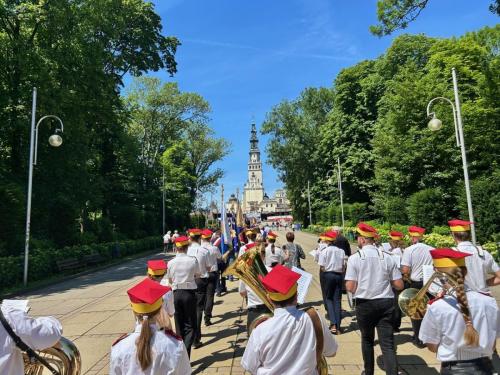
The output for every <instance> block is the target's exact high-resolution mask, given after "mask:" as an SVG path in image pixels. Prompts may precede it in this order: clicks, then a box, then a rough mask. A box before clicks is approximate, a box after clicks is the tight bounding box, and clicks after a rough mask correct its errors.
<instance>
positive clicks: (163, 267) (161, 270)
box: [148, 259, 167, 276]
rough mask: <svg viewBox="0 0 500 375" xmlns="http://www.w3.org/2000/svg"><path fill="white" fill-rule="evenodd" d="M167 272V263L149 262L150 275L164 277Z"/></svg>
mask: <svg viewBox="0 0 500 375" xmlns="http://www.w3.org/2000/svg"><path fill="white" fill-rule="evenodd" d="M165 272H167V263H165V261H164V260H163V259H157V260H148V275H151V276H163V275H165Z"/></svg>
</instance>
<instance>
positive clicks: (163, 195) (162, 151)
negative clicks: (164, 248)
mask: <svg viewBox="0 0 500 375" xmlns="http://www.w3.org/2000/svg"><path fill="white" fill-rule="evenodd" d="M160 152H161V154H162V155H163V153H164V152H165V146H164V145H160ZM161 167H162V174H161V192H162V193H161V206H162V220H161V223H162V231H163V232H162V236H164V235H165V166H164V165H163V163H162V165H161Z"/></svg>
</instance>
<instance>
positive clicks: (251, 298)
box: [238, 266, 272, 307]
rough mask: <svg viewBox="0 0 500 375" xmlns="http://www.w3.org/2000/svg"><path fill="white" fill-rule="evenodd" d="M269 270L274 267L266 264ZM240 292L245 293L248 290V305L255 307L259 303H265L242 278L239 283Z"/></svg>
mask: <svg viewBox="0 0 500 375" xmlns="http://www.w3.org/2000/svg"><path fill="white" fill-rule="evenodd" d="M266 269H267V272H269V271H271V270H272V268H271V267H268V266H266ZM238 292H239V293H243V292H247V307H255V306H258V305H263V304H264V302H263V301H262V300H261V299H260V297H259V296H258V295H257V294H255V292H254V291H253V290H252V288H250V287H249V286H248V285H247V284H245V283H244V282H243V281H241V280H240V284H239V285H238Z"/></svg>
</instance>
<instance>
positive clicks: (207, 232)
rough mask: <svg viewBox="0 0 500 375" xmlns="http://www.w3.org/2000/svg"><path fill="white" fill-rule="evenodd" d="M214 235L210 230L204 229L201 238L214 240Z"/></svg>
mask: <svg viewBox="0 0 500 375" xmlns="http://www.w3.org/2000/svg"><path fill="white" fill-rule="evenodd" d="M213 233H214V232H212V231H211V230H210V229H203V230H202V231H201V238H212V234H213Z"/></svg>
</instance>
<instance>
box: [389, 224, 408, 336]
mask: <svg viewBox="0 0 500 375" xmlns="http://www.w3.org/2000/svg"><path fill="white" fill-rule="evenodd" d="M403 237H404V234H403V233H401V232H396V231H390V232H389V238H390V240H389V244H390V245H391V250H390V253H391V255H392V258H393V259H394V261H395V262H396V264H397V266H398V268H399V269H400V270H401V259H402V258H403V248H404V242H403ZM392 291H393V292H394V314H393V315H392V316H393V320H394V322H393V323H394V332H400V330H401V309H400V308H399V304H398V299H399V294H400V293H401V292H400V291H398V290H396V289H394V288H393V289H392Z"/></svg>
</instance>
